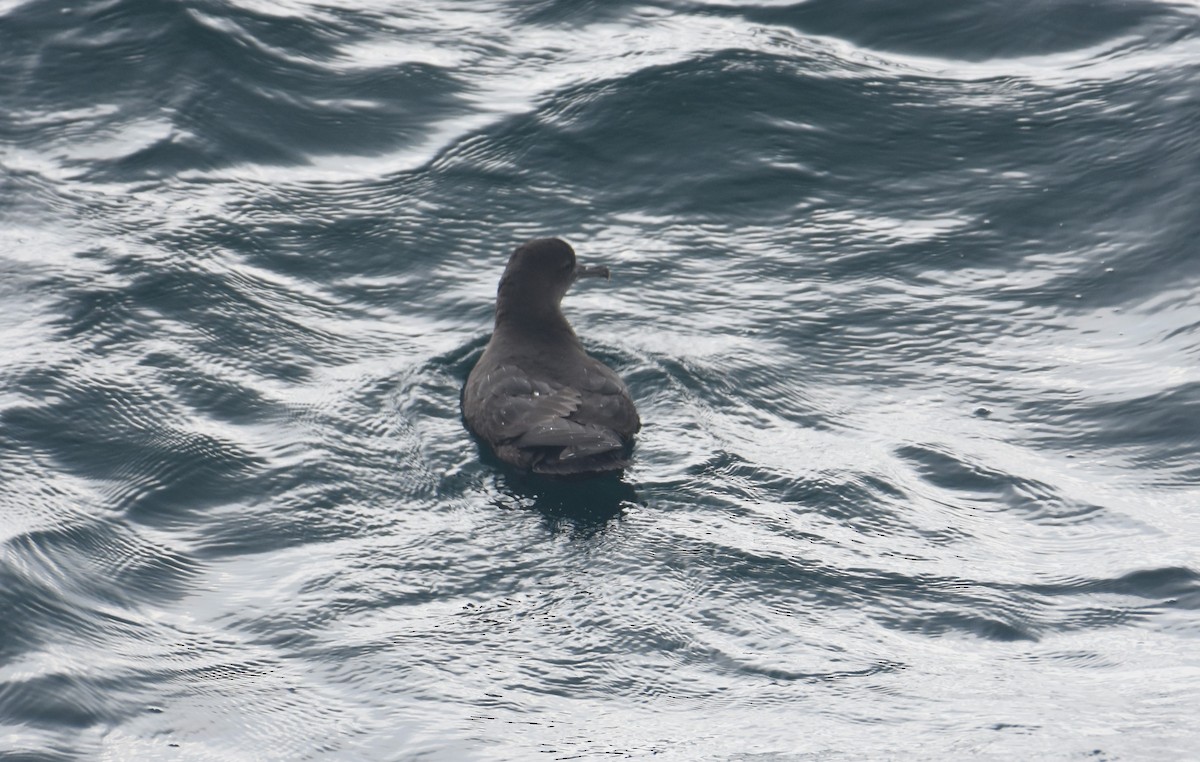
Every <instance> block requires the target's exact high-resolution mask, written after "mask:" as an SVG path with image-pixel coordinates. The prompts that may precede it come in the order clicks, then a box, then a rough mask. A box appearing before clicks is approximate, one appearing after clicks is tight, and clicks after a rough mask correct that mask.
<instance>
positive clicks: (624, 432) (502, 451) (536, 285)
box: [462, 238, 642, 475]
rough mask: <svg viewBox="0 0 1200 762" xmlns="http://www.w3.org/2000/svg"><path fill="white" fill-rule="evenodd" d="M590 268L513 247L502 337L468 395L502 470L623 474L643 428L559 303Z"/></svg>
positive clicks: (544, 241) (467, 405)
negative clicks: (503, 465) (504, 465)
mask: <svg viewBox="0 0 1200 762" xmlns="http://www.w3.org/2000/svg"><path fill="white" fill-rule="evenodd" d="M596 276H602V277H605V278H607V277H608V268H606V267H586V266H583V265H580V264H578V263H577V262H576V260H575V252H574V250H572V249H571V247H570V246H568V245H567V244H566V243H565V242H563V241H561V240H559V239H557V238H539V239H537V240H533V241H528V242H527V243H524V244H522V245H521V246H519V247H517V250H516V251H514V252H513V254H512V256H511V257H510V258H509V260H508V266H507V267H506V268H505V269H504V275H503V276H502V277H501V278H500V287H499V289H498V290H497V294H496V327H495V331H494V332H493V333H492V338H491V340H490V341H489V342H488V345H487V347H486V348H485V349H484V350H483V356H482V357H480V358H479V362H478V363H477V364H476V365H475V368H474V369H473V370H472V371H471V375H470V376H469V377H468V378H467V384H466V387H465V388H464V389H463V398H462V408H463V417H464V418H465V419H466V422H467V426H468V427H469V428H470V429H471V431H472V432H474V433H475V434H476V436H478V437H479V438H480V439H482V440H483V441H484V442H486V443H487V444H488V446H489V447H491V448H492V450H493V452H495V453H496V456H497V457H499V458H500V459H501V460H503V461H504V462H506V463H509V464H511V465H513V466H516V467H518V468H522V469H528V470H531V471H534V472H535V473H542V474H556V475H570V474H589V473H602V472H606V471H617V470H620V469H622V468H624V467H625V466H626V465H627V463H628V457H629V452H630V450H631V448H632V446H633V435H634V434H635V433H637V431H638V429H640V428H641V425H642V424H641V420H640V419H639V418H638V414H637V409H636V408H635V407H634V404H633V398H632V397H630V396H629V390H628V389H627V388H626V387H625V384H624V382H622V381H621V379H620V378H619V377H618V376H617V374H616V373H614V372H613V371H612V370H611V369H610V368H608V367H607V366H606V365H604V363H602V362H600V361H599V360H596V359H595V358H593V357H591V356H589V355H588V354H587V353H586V352H585V351H584V350H583V346H582V345H581V344H580V343H579V338H578V337H577V336H576V335H575V331H573V330H572V329H571V324H570V323H568V322H567V319H566V318H565V317H563V314H562V309H561V307H560V303H561V302H562V298H563V295H564V294H566V293H567V289H568V288H570V287H571V284H572V283H574V282H575V280H576V279H578V278H585V277H596Z"/></svg>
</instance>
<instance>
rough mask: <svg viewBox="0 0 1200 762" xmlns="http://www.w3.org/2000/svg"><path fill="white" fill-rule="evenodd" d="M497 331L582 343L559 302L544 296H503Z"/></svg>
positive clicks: (548, 340)
mask: <svg viewBox="0 0 1200 762" xmlns="http://www.w3.org/2000/svg"><path fill="white" fill-rule="evenodd" d="M496 331H497V332H501V331H503V332H505V333H508V332H517V333H519V334H521V336H522V337H523V338H524V340H526V341H546V342H562V341H564V340H566V341H569V342H571V343H574V344H578V343H579V339H578V338H577V337H576V336H575V331H574V330H572V329H571V324H570V323H568V322H567V319H566V318H565V317H564V316H563V314H562V309H560V308H559V305H558V304H557V303H556V302H547V301H546V300H544V299H541V300H536V299H501V300H499V302H498V303H497V305H496Z"/></svg>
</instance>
